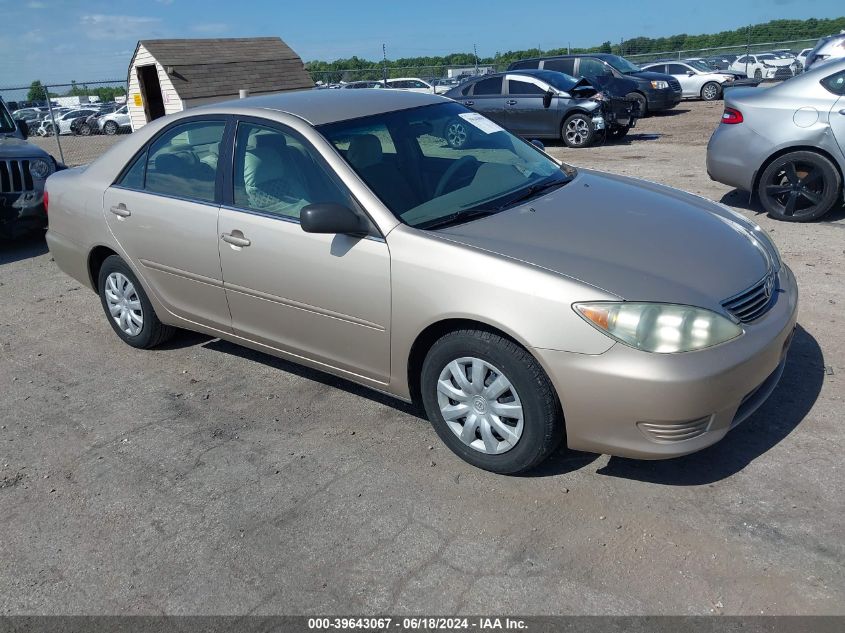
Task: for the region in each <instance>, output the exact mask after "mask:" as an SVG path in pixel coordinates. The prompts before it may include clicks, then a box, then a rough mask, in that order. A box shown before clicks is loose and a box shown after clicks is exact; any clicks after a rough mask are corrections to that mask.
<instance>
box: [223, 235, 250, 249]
mask: <svg viewBox="0 0 845 633" xmlns="http://www.w3.org/2000/svg"><path fill="white" fill-rule="evenodd" d="M220 239H222V240H223V241H224V242H226V243H227V244H231V245H232V246H240V247H241V248H243V247H245V246H249V245H250V244H252V242H250V241H249V240H248V239H247V238H245V237H244V234H243V233H241V232H240V231H232V232H231V233H223V234H221V235H220Z"/></svg>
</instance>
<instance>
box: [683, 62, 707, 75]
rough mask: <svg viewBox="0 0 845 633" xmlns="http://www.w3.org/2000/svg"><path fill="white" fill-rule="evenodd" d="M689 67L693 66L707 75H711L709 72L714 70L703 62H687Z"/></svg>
mask: <svg viewBox="0 0 845 633" xmlns="http://www.w3.org/2000/svg"><path fill="white" fill-rule="evenodd" d="M687 65H688V66H692V67H693V68H695V69H696V70H700V71H701V72H705V73H709V72H712V71H713V68H712V67H711V66H709V65H708V64H705V63H704V62H702V61H698V60H694V61H691V62H687Z"/></svg>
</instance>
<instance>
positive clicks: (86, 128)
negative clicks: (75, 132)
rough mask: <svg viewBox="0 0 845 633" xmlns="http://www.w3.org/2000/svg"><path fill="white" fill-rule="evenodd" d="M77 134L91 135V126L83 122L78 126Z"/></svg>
mask: <svg viewBox="0 0 845 633" xmlns="http://www.w3.org/2000/svg"><path fill="white" fill-rule="evenodd" d="M79 134H80V136H91V126H90V125H88V124H87V123H83V124H82V125H80V126H79Z"/></svg>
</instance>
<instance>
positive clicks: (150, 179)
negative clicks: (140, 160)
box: [145, 121, 226, 202]
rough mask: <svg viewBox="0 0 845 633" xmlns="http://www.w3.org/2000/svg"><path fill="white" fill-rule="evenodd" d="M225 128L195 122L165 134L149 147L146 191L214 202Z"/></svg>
mask: <svg viewBox="0 0 845 633" xmlns="http://www.w3.org/2000/svg"><path fill="white" fill-rule="evenodd" d="M225 128H226V124H225V123H224V122H223V121H194V122H192V123H185V124H183V125H177V126H176V127H174V128H172V129H170V130H168V131H167V132H165V133H164V134H163V135H162V136H160V137H159V138H158V139H156V141H155V142H154V143H153V144H152V145H151V146H150V149H149V160H148V161H147V174H146V186H145V190H146V191H151V192H153V193H161V194H165V195H168V196H175V197H178V198H190V199H192V200H201V201H204V202H213V201H214V189H215V183H216V181H217V158H218V156H219V155H220V143H221V141H222V140H223V131H224V130H225Z"/></svg>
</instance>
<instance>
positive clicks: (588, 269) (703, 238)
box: [437, 170, 770, 309]
mask: <svg viewBox="0 0 845 633" xmlns="http://www.w3.org/2000/svg"><path fill="white" fill-rule="evenodd" d="M743 225H744V226H743ZM752 227H753V225H751V224H750V223H748V222H747V221H742V220H739V219H738V218H737V217H736V216H734V215H733V214H732V213H731V212H730V211H728V210H726V209H724V208H722V207H720V206H719V205H716V204H715V203H713V202H710V201H708V200H705V199H704V198H699V197H697V196H693V195H691V194H687V193H684V192H682V191H678V190H675V189H671V188H669V187H664V186H661V185H658V184H656V183H650V182H646V181H640V180H634V179H632V178H626V177H623V176H615V175H609V174H601V173H598V172H592V171H588V170H582V171H580V172H579V174H578V176H577V177H576V178H575V179H574V180H573V181H572V182H570V183H569V184H567V185H565V186H563V187H561V188H559V189H556V190H554V191H552V192H551V193H549V194H547V195H544V196H542V197H540V198H536V199H534V200H532V201H530V202H528V203H526V204H523V205H521V206H519V207H515V208H513V209H509V210H507V211H504V212H501V213H498V214H496V215H493V216H489V217H487V218H482V219H479V220H476V221H473V222H469V223H466V224H462V225H458V226H454V227H450V228H448V229H441V230H439V231H437V234H438V235H440V236H442V237H445V238H447V239H450V240H454V241H456V242H460V243H462V244H465V245H468V246H472V247H476V248H480V249H483V250H486V251H490V252H494V253H498V254H499V255H502V256H505V257H509V258H512V259H516V260H520V261H523V262H526V263H529V264H533V265H535V266H538V267H541V268H544V269H547V270H551V271H554V272H556V273H558V274H561V275H565V276H567V277H571V278H573V279H577V280H579V281H582V282H584V283H587V284H590V285H592V286H594V287H597V288H600V289H602V290H604V291H606V292H609V293H611V294H613V295H616V296H617V297H620V298H622V299H625V300H628V301H658V302H667V303H681V304H688V305H696V306H700V307H705V308H710V309H718V308H719V304H720V303H721V302H722V301H723V300H724V299H726V298H728V297H731V296H733V295H735V294H737V293H739V292H741V291H742V290H745V289H746V288H748V287H749V286H751V285H753V284H754V283H756V282H757V281H759V280H760V279H761V278H763V276H764V275H765V274H766V272H767V271H768V270H769V268H770V256H769V255H768V254H767V252H766V251H765V250H764V249H763V247H762V246H760V245H759V244H758V243H757V242H756V241H754V240H753V238H752V235H751V233H750V230H751V228H752Z"/></svg>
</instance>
